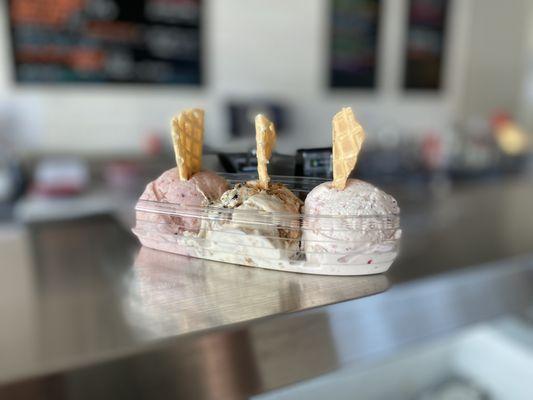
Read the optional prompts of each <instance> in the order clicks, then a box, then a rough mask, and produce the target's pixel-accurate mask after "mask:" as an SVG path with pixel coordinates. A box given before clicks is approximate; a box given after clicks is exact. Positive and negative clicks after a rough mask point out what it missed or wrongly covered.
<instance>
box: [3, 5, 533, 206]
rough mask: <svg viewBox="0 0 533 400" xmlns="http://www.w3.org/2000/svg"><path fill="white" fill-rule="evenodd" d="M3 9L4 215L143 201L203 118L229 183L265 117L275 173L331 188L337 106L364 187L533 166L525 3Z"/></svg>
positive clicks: (245, 161)
mask: <svg viewBox="0 0 533 400" xmlns="http://www.w3.org/2000/svg"><path fill="white" fill-rule="evenodd" d="M1 12H2V14H3V15H2V18H1V19H0V21H1V23H2V26H1V27H0V31H1V32H2V36H1V38H0V39H1V40H0V52H1V54H3V56H2V63H1V64H0V140H1V143H2V147H1V152H2V154H1V155H0V157H1V158H0V160H1V165H2V169H1V170H0V171H1V176H2V177H3V178H2V182H4V183H3V184H2V185H0V199H2V200H3V202H5V201H6V200H7V199H9V201H10V202H13V201H16V200H17V199H20V198H24V197H27V196H28V194H30V193H37V192H40V193H41V194H45V195H47V196H56V195H59V196H61V197H64V196H65V195H68V194H71V193H70V192H76V194H79V192H86V193H87V190H88V189H94V188H95V187H96V188H98V187H101V185H100V183H104V184H107V185H110V186H112V187H117V186H118V187H119V190H121V191H124V190H125V189H129V190H131V191H132V192H133V193H135V194H138V192H139V190H140V188H142V185H143V184H144V183H145V182H146V181H147V180H148V179H149V178H151V177H153V176H154V175H156V174H158V173H159V172H161V171H162V170H163V169H166V168H167V167H170V166H171V165H172V163H173V161H172V160H173V157H172V153H171V151H172V150H171V149H172V147H171V145H170V133H169V120H170V118H171V116H172V115H173V114H175V113H176V112H178V111H179V110H181V109H184V108H191V107H202V108H205V110H206V132H205V148H206V149H205V150H206V154H208V156H207V157H206V162H205V163H206V167H208V168H213V169H218V170H226V171H229V172H234V171H240V170H250V169H253V168H254V166H253V164H254V160H253V157H250V155H249V151H250V150H251V149H253V147H254V130H253V129H254V128H253V124H252V122H251V121H252V118H253V116H254V115H255V114H256V113H257V112H259V111H262V112H265V113H267V114H268V115H269V116H270V117H271V118H273V119H274V120H275V121H276V123H277V126H278V132H279V141H278V145H277V149H276V150H277V152H278V153H279V154H280V155H281V156H280V157H279V158H278V159H275V160H274V165H273V167H272V169H273V172H274V173H278V174H283V175H293V174H295V173H297V174H299V175H313V176H327V175H328V174H330V173H331V171H330V168H329V149H327V147H328V146H330V144H331V118H332V116H333V115H334V113H335V112H336V111H338V110H339V109H340V108H341V107H342V106H351V107H352V108H353V109H354V111H355V113H356V115H357V117H358V118H359V119H360V120H361V121H362V124H363V126H364V127H365V129H366V131H367V137H368V139H367V144H366V146H365V149H364V153H363V155H362V157H361V161H360V165H359V167H358V174H359V176H361V177H363V178H367V179H371V180H374V181H375V183H378V184H379V183H382V182H383V183H387V184H388V183H396V182H402V181H408V182H413V181H428V174H429V175H432V174H433V173H436V175H438V176H439V178H443V177H444V178H451V179H461V178H479V179H482V178H487V177H489V176H491V177H495V176H499V177H501V176H502V175H504V174H506V173H511V172H520V171H523V170H524V169H526V166H527V158H528V154H529V150H530V144H529V143H530V141H531V135H530V133H529V132H531V131H533V120H532V119H531V117H530V112H529V111H530V109H531V107H532V105H533V89H532V83H531V82H533V80H532V79H533V72H532V71H533V69H532V68H533V67H532V65H531V63H532V61H531V60H532V59H533V30H532V28H531V27H530V25H531V24H530V23H529V22H530V21H531V18H533V14H532V13H533V9H532V7H531V5H530V4H529V2H527V1H525V0H524V1H520V0H514V1H511V2H509V3H508V4H503V3H502V2H499V1H496V0H494V1H493V0H487V1H479V0H467V1H456V2H452V1H422V0H420V1H370V0H369V1H341V0H338V1H330V0H318V1H313V2H311V3H309V2H306V1H299V0H294V1H291V2H290V3H289V4H285V2H271V3H269V4H268V6H267V5H265V4H263V3H262V2H261V1H240V0H229V1H224V2H214V1H204V2H200V1H192V0H191V1H184V0H135V1H119V0H90V1H88V0H87V1H82V0H61V1H45V0H40V1H30V0H13V1H9V2H6V4H4V5H2V8H1ZM284 156H285V157H284ZM56 174H57V175H56ZM69 177H70V178H69ZM429 180H431V179H429ZM50 181H53V182H50ZM439 182H440V183H443V182H444V181H443V180H442V179H441V180H440V181H439ZM21 185H23V186H21ZM55 186H57V187H55ZM63 186H64V187H63ZM2 188H3V189H2Z"/></svg>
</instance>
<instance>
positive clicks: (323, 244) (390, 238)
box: [133, 174, 401, 275]
mask: <svg viewBox="0 0 533 400" xmlns="http://www.w3.org/2000/svg"><path fill="white" fill-rule="evenodd" d="M220 175H221V176H223V177H224V178H226V179H227V180H228V182H229V184H230V187H231V186H233V185H234V184H235V183H238V182H245V181H248V180H253V179H256V176H255V175H252V174H220ZM271 179H272V182H279V183H283V184H285V185H286V186H287V187H288V188H289V189H291V190H292V191H293V192H294V193H295V194H296V195H297V196H298V197H300V199H301V200H305V196H306V195H307V193H309V191H310V190H311V189H313V188H314V187H315V186H316V185H318V184H320V183H322V182H324V180H323V179H318V178H302V177H278V176H273V177H271ZM136 211H137V224H136V226H135V228H134V229H133V232H134V233H135V235H137V237H138V238H139V240H140V241H141V243H142V244H143V245H144V246H146V247H150V248H153V249H157V250H162V251H168V252H171V253H176V254H181V255H185V256H191V257H198V258H204V259H208V260H214V261H222V262H228V263H234V264H241V265H246V266H250V267H260V268H267V269H274V270H280V271H290V272H300V273H308V274H323V275H367V274H376V273H381V272H384V271H386V270H388V269H389V267H390V265H391V264H392V262H393V261H394V259H395V258H396V256H397V254H398V250H399V242H400V237H401V230H400V216H399V215H398V214H390V215H376V216H349V215H348V216H346V215H343V216H317V215H305V214H293V213H288V212H287V213H284V212H265V211H256V210H239V209H238V208H237V209H232V208H219V207H214V206H207V207H198V206H191V205H187V204H171V203H162V202H154V201H145V200H139V202H138V203H137V206H136Z"/></svg>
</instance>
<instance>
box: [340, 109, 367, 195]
mask: <svg viewBox="0 0 533 400" xmlns="http://www.w3.org/2000/svg"><path fill="white" fill-rule="evenodd" d="M364 140H365V132H364V130H363V127H362V126H361V125H360V124H359V123H358V122H357V120H356V119H355V115H354V114H353V111H352V109H351V108H350V107H345V108H343V109H342V110H341V111H339V112H338V113H337V114H335V116H334V117H333V187H335V188H336V189H339V190H343V189H344V188H345V187H346V181H347V180H348V177H349V176H350V173H351V172H352V170H353V169H354V167H355V164H356V163H357V156H358V155H359V152H360V151H361V146H362V145H363V141H364Z"/></svg>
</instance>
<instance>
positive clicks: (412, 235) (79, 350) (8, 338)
mask: <svg viewBox="0 0 533 400" xmlns="http://www.w3.org/2000/svg"><path fill="white" fill-rule="evenodd" d="M503 189H505V190H503ZM524 196H526V198H533V187H532V186H531V185H530V184H529V183H528V182H524V181H516V182H509V183H507V184H506V186H505V187H503V188H502V186H501V185H500V186H495V185H485V186H482V187H478V188H476V189H472V190H465V191H459V192H457V193H454V194H452V195H450V196H449V197H448V198H444V199H442V200H441V201H436V202H432V204H431V206H430V207H426V208H422V207H421V209H423V210H424V211H423V214H417V213H413V212H410V211H409V210H407V211H406V213H405V222H404V224H403V226H404V231H405V236H404V237H405V239H404V244H403V253H402V256H401V258H400V259H399V260H398V262H397V263H396V264H395V265H394V266H393V269H392V270H391V271H390V273H389V274H387V275H376V276H368V277H348V278H347V277H342V278H337V277H320V276H306V275H297V274H290V273H279V272H275V271H266V270H259V269H251V268H246V267H237V266H232V265H227V264H221V263H215V262H207V261H202V260H196V259H186V258H183V257H180V256H176V255H171V254H166V253H161V252H156V251H152V250H149V249H140V248H139V246H138V245H137V243H136V241H135V240H134V238H133V237H132V236H131V235H130V234H129V233H128V232H127V231H126V230H124V229H123V228H121V227H120V225H119V224H117V223H116V222H115V221H114V219H113V218H111V217H108V216H101V217H95V218H89V219H83V220H76V221H66V222H56V223H39V224H35V225H33V226H31V227H29V228H28V230H27V232H26V234H27V235H28V243H29V245H28V248H27V249H22V250H21V253H22V254H25V256H24V257H22V258H17V261H14V260H15V259H12V260H8V262H7V263H5V265H2V268H1V269H0V303H1V305H0V321H2V325H3V327H2V329H1V331H0V354H1V355H2V356H1V357H0V398H4V396H5V397H6V398H9V396H11V397H15V395H20V394H21V393H22V394H25V395H26V396H27V397H24V398H64V399H85V398H87V399H89V398H91V399H92V398H110V399H111V398H112V399H116V398H159V397H161V398H163V397H174V398H176V397H180V396H183V398H209V397H216V398H241V397H243V398H245V397H247V396H249V395H251V394H255V393H260V392H263V391H265V390H270V389H273V388H277V387H280V386H283V385H287V384H290V383H293V382H297V381H300V380H302V379H306V378H311V377H314V376H317V375H320V374H323V373H325V372H327V371H331V370H334V369H336V368H340V367H342V366H343V365H346V364H347V363H352V362H365V361H366V360H370V359H373V358H375V357H378V356H383V355H385V354H388V353H390V352H392V351H396V350H398V349H400V348H403V347H404V346H406V345H408V344H409V343H415V342H417V341H419V340H423V339H427V338H431V337H434V336H436V335H440V334H443V333H445V332H449V331H452V330H454V329H457V328H458V327H461V326H464V325H466V324H471V323H475V322H477V321H482V320H486V319H487V318H493V317H496V316H498V315H502V314H504V313H509V312H520V311H522V310H524V309H525V307H527V306H529V305H531V302H532V300H533V298H532V294H533V279H532V278H533V258H532V257H529V256H527V254H528V253H529V252H533V240H532V239H531V238H532V237H533V213H530V212H527V211H528V210H527V202H524ZM528 196H529V197H528ZM516 256H518V258H512V259H511V258H510V257H516ZM489 261H490V262H491V263H490V264H486V262H489ZM452 270H457V271H456V272H454V273H450V271H452ZM442 272H448V273H447V274H444V275H439V273H442ZM432 275H436V276H435V277H431V276H432ZM420 278H425V279H420ZM391 284H392V287H390V286H391ZM389 287H390V288H389ZM369 295H372V296H370V297H365V296H369ZM363 297H365V298H363ZM46 396H48V397H46Z"/></svg>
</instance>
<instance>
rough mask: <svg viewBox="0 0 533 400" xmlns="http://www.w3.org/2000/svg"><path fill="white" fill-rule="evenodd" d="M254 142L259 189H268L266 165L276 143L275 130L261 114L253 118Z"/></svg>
mask: <svg viewBox="0 0 533 400" xmlns="http://www.w3.org/2000/svg"><path fill="white" fill-rule="evenodd" d="M255 141H256V143H257V173H258V174H259V187H260V188H261V189H268V186H269V183H270V177H269V176H268V170H267V164H268V161H269V160H270V157H271V156H272V149H273V148H274V145H275V143H276V129H275V128H274V124H273V123H272V121H270V120H269V119H268V118H267V117H265V116H264V115H263V114H258V115H257V116H256V117H255Z"/></svg>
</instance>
